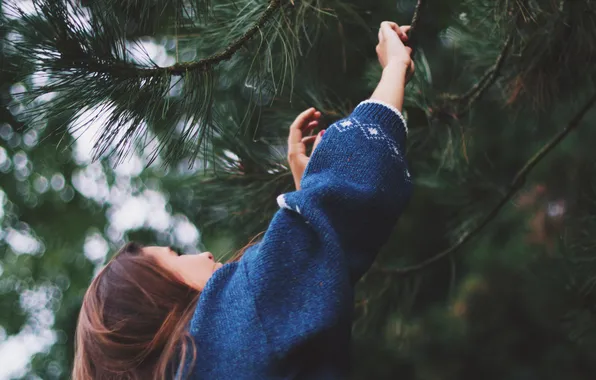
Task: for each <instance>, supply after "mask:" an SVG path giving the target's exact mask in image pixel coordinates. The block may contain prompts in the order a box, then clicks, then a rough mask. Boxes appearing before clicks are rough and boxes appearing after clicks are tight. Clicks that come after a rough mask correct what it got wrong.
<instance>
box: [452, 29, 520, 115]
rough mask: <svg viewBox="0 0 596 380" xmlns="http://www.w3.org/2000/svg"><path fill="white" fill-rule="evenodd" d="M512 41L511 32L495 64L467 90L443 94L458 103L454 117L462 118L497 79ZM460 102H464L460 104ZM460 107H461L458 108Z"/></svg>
mask: <svg viewBox="0 0 596 380" xmlns="http://www.w3.org/2000/svg"><path fill="white" fill-rule="evenodd" d="M512 42H513V33H511V34H509V36H508V37H507V41H505V44H504V45H503V48H502V49H501V52H500V53H499V56H498V57H497V60H496V61H495V64H494V65H492V66H491V67H490V68H489V69H488V70H487V71H486V72H485V73H484V75H483V76H482V78H480V80H479V81H478V82H477V83H476V84H474V85H473V86H472V87H471V88H470V89H469V90H468V91H466V92H465V93H463V94H460V95H453V94H449V95H444V98H446V99H448V100H451V101H454V102H456V103H458V106H457V109H459V111H458V112H457V114H456V116H455V117H456V118H458V119H459V118H462V117H463V116H465V114H467V113H468V112H469V111H470V109H471V108H472V105H473V104H474V103H475V102H476V101H477V100H478V99H480V97H481V96H482V95H483V94H484V93H485V92H486V91H487V90H488V89H489V88H490V87H491V86H492V85H493V84H494V83H495V82H496V81H497V78H498V77H499V75H500V72H501V69H502V68H503V66H504V63H505V60H506V58H507V56H508V55H509V50H511V45H512ZM462 104H464V105H463V106H462ZM460 107H461V108H460Z"/></svg>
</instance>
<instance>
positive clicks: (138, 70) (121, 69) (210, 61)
mask: <svg viewBox="0 0 596 380" xmlns="http://www.w3.org/2000/svg"><path fill="white" fill-rule="evenodd" d="M281 1H282V0H269V5H268V6H267V9H265V11H264V12H263V14H262V15H261V16H260V17H259V19H258V20H257V21H256V22H255V23H254V24H253V26H251V27H250V28H249V29H248V30H247V31H246V32H245V33H244V34H243V35H242V36H240V37H239V38H238V39H236V40H235V41H233V42H232V43H231V44H230V45H228V46H227V47H226V48H225V49H224V50H222V51H220V52H218V53H215V54H213V55H211V56H209V57H207V58H203V59H200V60H198V61H193V62H177V63H175V64H174V65H172V66H167V67H152V68H142V67H138V66H133V65H130V64H128V63H124V62H122V63H120V62H113V63H110V64H108V65H106V64H104V63H103V62H99V61H98V62H85V66H86V67H87V68H88V69H90V70H91V71H95V72H99V73H102V72H106V73H110V74H116V75H117V74H121V75H125V76H134V77H137V78H149V77H154V76H160V75H164V74H168V75H171V76H183V75H185V74H187V73H188V72H189V71H199V72H205V71H208V70H210V69H211V68H212V67H213V66H214V65H217V64H218V63H221V62H223V61H227V60H229V59H230V58H232V57H233V56H234V54H236V53H237V52H238V51H239V50H240V49H241V48H242V47H243V46H244V45H245V44H246V43H248V42H249V41H250V40H251V39H252V38H253V37H254V36H255V35H256V34H257V33H258V32H259V31H260V30H261V29H262V28H263V27H264V26H265V25H267V23H268V22H269V21H271V19H272V18H273V16H275V14H276V13H277V11H278V10H279V9H280V8H281Z"/></svg>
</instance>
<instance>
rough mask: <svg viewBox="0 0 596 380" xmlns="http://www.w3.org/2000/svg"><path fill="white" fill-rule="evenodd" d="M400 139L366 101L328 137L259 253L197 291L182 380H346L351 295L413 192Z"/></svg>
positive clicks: (395, 122) (397, 122) (396, 118)
mask: <svg viewBox="0 0 596 380" xmlns="http://www.w3.org/2000/svg"><path fill="white" fill-rule="evenodd" d="M405 138H406V127H405V125H404V122H403V118H402V117H401V115H400V114H399V112H397V110H395V109H392V108H390V107H387V106H386V105H383V104H380V103H374V102H370V101H369V102H363V103H362V104H360V105H359V106H358V107H357V108H356V109H355V110H354V112H353V113H352V115H350V116H349V117H348V118H346V119H343V120H340V121H339V122H337V123H335V124H333V125H332V126H330V127H329V128H328V129H327V131H326V133H325V135H324V137H323V139H322V141H321V143H320V144H319V146H318V147H317V149H316V151H315V152H314V153H313V155H312V157H311V159H310V162H309V164H308V166H307V168H306V171H305V173H304V176H303V178H302V183H301V186H302V189H301V190H300V191H295V192H291V193H288V194H284V195H281V196H280V197H279V198H278V204H279V205H280V210H279V211H278V212H277V213H276V214H275V216H274V218H273V220H272V221H271V224H270V225H269V228H268V230H267V232H266V234H265V236H264V238H263V240H262V242H261V243H259V244H258V245H256V246H254V247H252V248H251V249H249V250H248V251H247V252H246V253H245V255H244V256H243V257H242V259H241V260H240V261H239V262H237V263H230V264H226V265H224V266H223V267H222V268H221V269H220V270H218V271H217V272H215V274H214V275H213V277H212V278H211V279H210V280H209V282H208V283H207V285H206V287H205V289H204V291H203V293H202V294H201V297H200V300H199V303H198V305H197V309H196V311H195V314H194V317H193V319H192V322H191V324H190V332H191V334H192V336H193V338H194V340H195V344H196V346H197V351H198V352H197V359H196V361H195V363H194V366H193V368H189V370H190V376H189V377H188V378H190V379H208V380H219V379H222V380H223V379H225V380H232V379H233V380H236V379H327V380H329V379H345V378H346V377H347V376H348V372H349V368H350V365H349V364H350V357H349V356H350V355H349V352H350V330H351V319H352V311H353V305H354V285H355V284H356V282H357V281H358V280H359V279H360V278H361V277H362V275H363V274H364V273H365V272H366V271H367V270H368V269H369V268H370V266H371V265H372V263H373V261H374V259H375V256H376V255H377V253H378V252H379V250H380V248H381V246H382V245H383V244H384V243H385V242H386V241H387V239H388V237H389V234H390V232H391V230H392V229H393V227H394V225H395V223H396V221H397V218H398V216H399V215H400V214H401V212H402V210H403V208H404V206H405V205H406V203H407V201H408V199H409V196H410V192H411V180H410V173H409V172H408V169H407V165H406V162H405V158H404V155H403V148H404V144H405Z"/></svg>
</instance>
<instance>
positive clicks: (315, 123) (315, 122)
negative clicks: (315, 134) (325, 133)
mask: <svg viewBox="0 0 596 380" xmlns="http://www.w3.org/2000/svg"><path fill="white" fill-rule="evenodd" d="M318 126H319V121H318V120H313V121H311V122H310V123H308V125H307V126H306V127H305V128H304V131H303V132H310V131H312V130H313V129H315V128H316V127H318Z"/></svg>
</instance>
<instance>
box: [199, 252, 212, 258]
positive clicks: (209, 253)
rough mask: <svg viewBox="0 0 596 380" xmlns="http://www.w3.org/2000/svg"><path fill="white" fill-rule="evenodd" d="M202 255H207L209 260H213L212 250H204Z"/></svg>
mask: <svg viewBox="0 0 596 380" xmlns="http://www.w3.org/2000/svg"><path fill="white" fill-rule="evenodd" d="M201 255H203V256H206V257H207V258H208V259H209V260H213V255H212V254H211V252H203V253H201Z"/></svg>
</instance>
